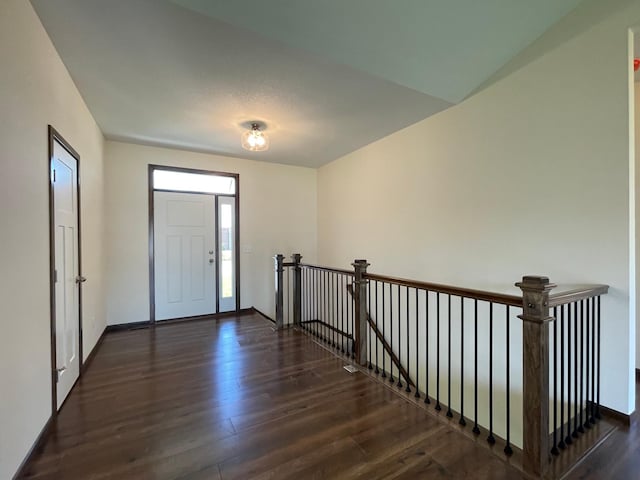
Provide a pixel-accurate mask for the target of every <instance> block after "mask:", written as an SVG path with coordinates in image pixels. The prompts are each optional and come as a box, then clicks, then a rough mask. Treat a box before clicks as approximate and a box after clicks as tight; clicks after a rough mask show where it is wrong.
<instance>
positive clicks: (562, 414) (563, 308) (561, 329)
mask: <svg viewBox="0 0 640 480" xmlns="http://www.w3.org/2000/svg"><path fill="white" fill-rule="evenodd" d="M564 312H565V305H561V306H560V442H559V443H558V447H560V448H561V449H563V450H564V449H565V448H566V445H565V443H564V319H565V316H564ZM556 321H558V320H557V319H556Z"/></svg>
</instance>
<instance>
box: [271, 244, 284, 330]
mask: <svg viewBox="0 0 640 480" xmlns="http://www.w3.org/2000/svg"><path fill="white" fill-rule="evenodd" d="M273 259H274V261H275V270H276V328H277V329H278V330H280V329H281V328H282V326H283V324H284V308H283V306H284V255H282V254H280V253H279V254H277V255H276V256H275V257H273Z"/></svg>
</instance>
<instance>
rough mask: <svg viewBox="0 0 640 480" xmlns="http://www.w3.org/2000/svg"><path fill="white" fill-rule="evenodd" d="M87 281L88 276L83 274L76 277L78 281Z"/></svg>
mask: <svg viewBox="0 0 640 480" xmlns="http://www.w3.org/2000/svg"><path fill="white" fill-rule="evenodd" d="M86 281H87V277H83V276H82V275H78V276H77V277H76V283H84V282H86Z"/></svg>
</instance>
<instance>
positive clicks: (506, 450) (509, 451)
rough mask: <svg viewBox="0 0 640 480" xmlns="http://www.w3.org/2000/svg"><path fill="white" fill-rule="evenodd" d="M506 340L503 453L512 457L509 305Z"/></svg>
mask: <svg viewBox="0 0 640 480" xmlns="http://www.w3.org/2000/svg"><path fill="white" fill-rule="evenodd" d="M506 322H507V325H506V327H507V328H506V338H507V352H506V354H507V359H506V360H507V385H506V387H507V392H506V393H507V419H506V420H507V444H506V445H505V447H504V453H505V454H506V455H512V454H513V449H512V448H511V368H510V364H511V342H510V340H511V335H510V334H509V331H510V323H511V322H509V305H507V312H506Z"/></svg>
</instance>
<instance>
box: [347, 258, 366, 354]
mask: <svg viewBox="0 0 640 480" xmlns="http://www.w3.org/2000/svg"><path fill="white" fill-rule="evenodd" d="M351 265H353V268H354V269H355V279H354V288H353V301H354V302H355V328H354V335H355V336H356V337H355V342H354V344H355V348H356V359H357V360H358V363H359V364H360V365H366V363H367V280H365V278H364V275H365V274H366V273H367V267H368V266H369V265H370V264H369V263H367V261H366V260H354V261H353V263H352V264H351Z"/></svg>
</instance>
